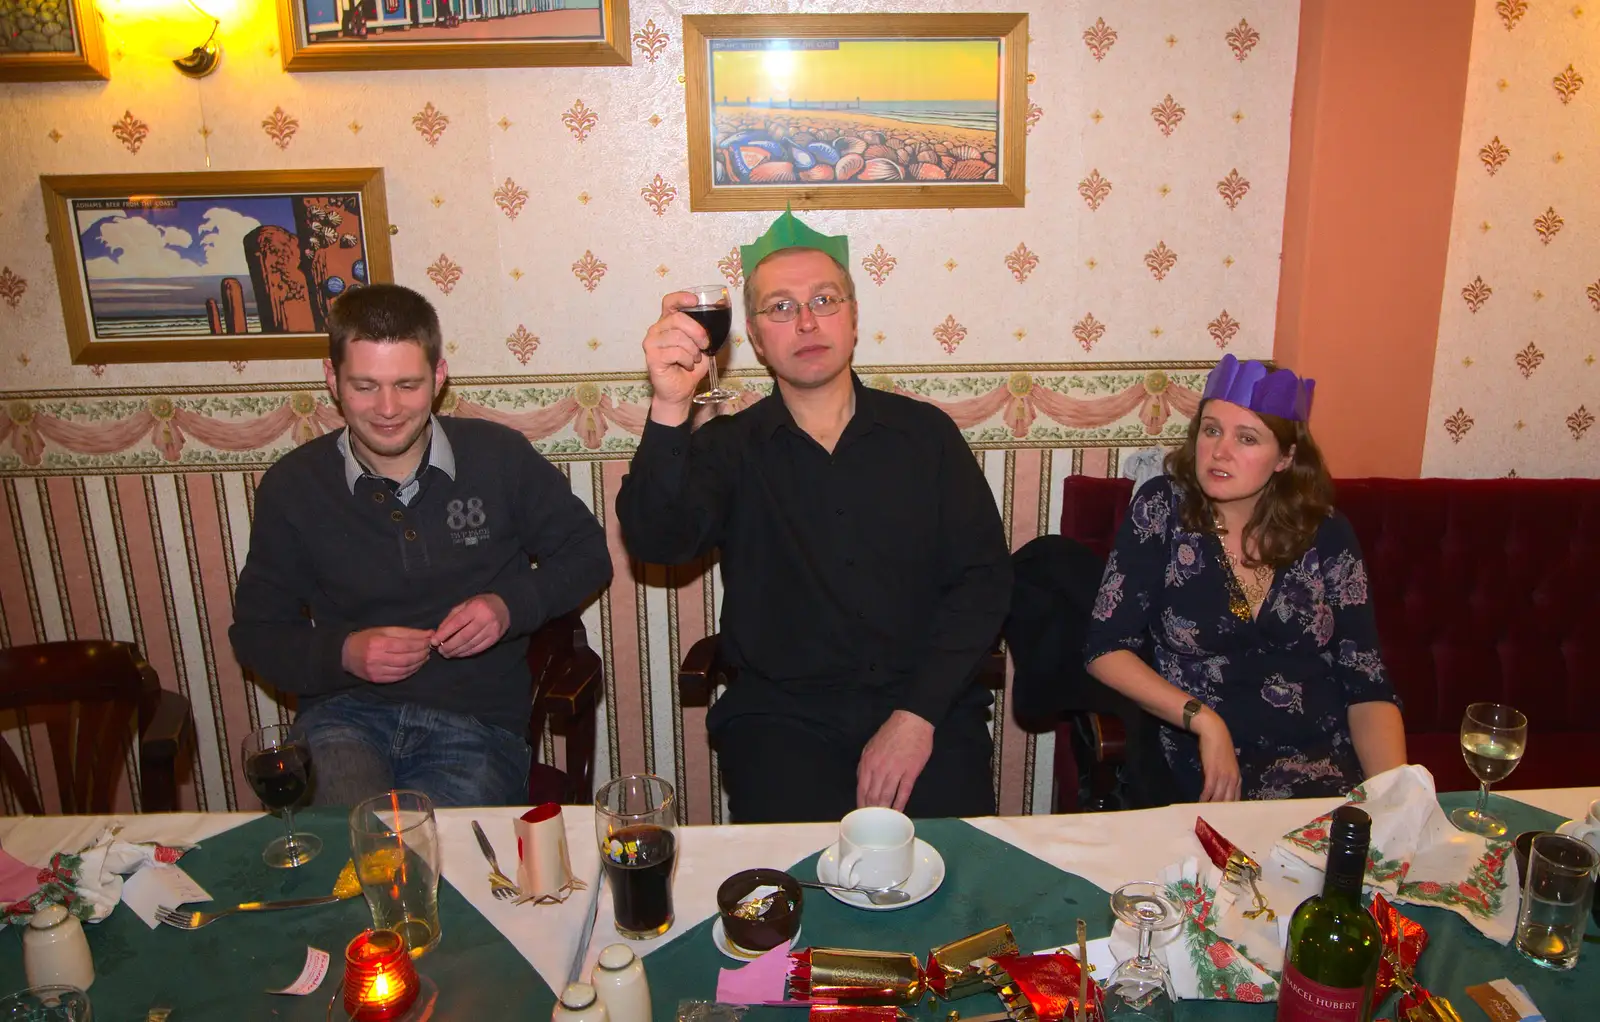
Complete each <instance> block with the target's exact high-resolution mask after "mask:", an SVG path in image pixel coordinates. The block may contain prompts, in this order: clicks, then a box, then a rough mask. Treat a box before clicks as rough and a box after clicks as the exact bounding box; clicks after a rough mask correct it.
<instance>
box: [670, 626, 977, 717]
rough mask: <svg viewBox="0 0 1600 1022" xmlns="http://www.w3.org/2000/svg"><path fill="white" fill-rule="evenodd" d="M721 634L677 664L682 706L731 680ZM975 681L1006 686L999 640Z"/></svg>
mask: <svg viewBox="0 0 1600 1022" xmlns="http://www.w3.org/2000/svg"><path fill="white" fill-rule="evenodd" d="M719 639H720V636H717V635H708V636H706V637H705V638H703V639H701V640H700V641H699V642H697V643H695V644H694V645H693V646H690V647H689V652H688V654H687V655H685V656H684V658H683V664H682V665H681V666H680V667H679V668H678V699H679V701H680V702H681V703H682V704H683V705H684V706H710V705H711V693H712V692H713V691H715V690H716V687H717V686H718V685H729V684H732V683H733V682H734V681H735V680H736V679H737V677H738V673H739V672H738V669H737V668H735V667H733V666H732V665H731V664H729V663H728V662H727V661H726V660H724V659H723V658H722V655H721V649H722V644H721V642H720V641H719ZM978 681H979V683H980V684H982V685H984V686H985V687H986V688H988V689H990V690H992V691H995V692H998V691H1000V690H1001V689H1003V688H1005V687H1006V652H1005V649H1004V647H1002V646H1001V645H1000V644H999V643H998V642H997V643H996V644H995V646H994V648H993V649H991V650H989V654H988V655H987V656H986V657H984V658H983V664H982V666H981V667H979V669H978Z"/></svg>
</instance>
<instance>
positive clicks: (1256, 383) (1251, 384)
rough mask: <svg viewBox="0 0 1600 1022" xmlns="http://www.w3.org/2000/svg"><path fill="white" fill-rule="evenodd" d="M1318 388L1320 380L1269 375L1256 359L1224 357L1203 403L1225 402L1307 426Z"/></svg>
mask: <svg viewBox="0 0 1600 1022" xmlns="http://www.w3.org/2000/svg"><path fill="white" fill-rule="evenodd" d="M1316 387H1317V381H1316V380H1302V379H1301V378H1300V377H1298V376H1296V375H1295V374H1294V372H1293V371H1292V370H1289V369H1278V370H1275V371H1268V369H1267V367H1266V366H1265V365H1263V364H1262V363H1260V362H1257V361H1255V360H1254V359H1251V360H1250V361H1248V362H1241V361H1239V360H1238V359H1236V358H1234V357H1233V356H1232V355H1224V356H1222V361H1221V362H1218V363H1217V367H1216V368H1215V369H1213V370H1211V375H1210V376H1207V377H1206V389H1205V393H1204V394H1202V395H1200V400H1202V401H1209V400H1211V399H1212V398H1214V397H1215V398H1221V399H1222V400H1224V401H1229V402H1232V403H1233V404H1236V405H1239V406H1240V407H1242V408H1248V409H1250V410H1251V411H1252V412H1256V413H1258V414H1266V415H1276V416H1278V417H1279V418H1281V419H1294V420H1295V421H1297V422H1305V421H1307V420H1308V419H1310V417H1311V394H1312V392H1313V391H1314V390H1316Z"/></svg>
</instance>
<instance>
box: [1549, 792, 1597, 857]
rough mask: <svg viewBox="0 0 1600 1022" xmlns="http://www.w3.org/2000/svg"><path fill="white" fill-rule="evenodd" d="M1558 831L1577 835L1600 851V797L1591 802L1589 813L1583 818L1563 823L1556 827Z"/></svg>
mask: <svg viewBox="0 0 1600 1022" xmlns="http://www.w3.org/2000/svg"><path fill="white" fill-rule="evenodd" d="M1556 833H1558V834H1565V835H1567V836H1568V837H1575V838H1577V839H1578V840H1579V841H1582V842H1584V843H1585V844H1587V845H1588V846H1589V847H1590V848H1593V849H1594V850H1595V851H1597V852H1600V799H1595V800H1594V801H1593V802H1591V803H1589V812H1588V815H1586V816H1585V817H1584V818H1583V819H1581V820H1571V821H1569V822H1567V823H1563V824H1562V825H1561V826H1559V827H1557V828H1556Z"/></svg>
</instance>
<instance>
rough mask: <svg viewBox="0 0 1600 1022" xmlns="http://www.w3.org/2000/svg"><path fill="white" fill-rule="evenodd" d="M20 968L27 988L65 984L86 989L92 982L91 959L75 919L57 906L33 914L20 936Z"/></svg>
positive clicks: (92, 965) (87, 943) (80, 928)
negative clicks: (23, 973) (26, 982)
mask: <svg viewBox="0 0 1600 1022" xmlns="http://www.w3.org/2000/svg"><path fill="white" fill-rule="evenodd" d="M22 967H23V971H24V972H25V973H26V974H27V977H28V985H29V986H33V987H37V986H46V985H48V984H52V983H65V984H67V985H68V986H75V987H77V988H78V989H79V990H87V989H89V984H91V983H93V982H94V958H93V956H91V955H90V954H89V938H88V937H86V936H84V934H83V924H82V923H80V922H79V921H78V917H77V916H75V915H73V914H72V913H70V912H68V911H67V910H66V909H65V908H64V907H62V906H60V905H46V906H45V907H43V908H41V909H40V910H39V911H37V912H35V913H34V914H33V917H32V918H31V919H29V920H28V929H27V930H26V931H25V932H24V933H23V934H22Z"/></svg>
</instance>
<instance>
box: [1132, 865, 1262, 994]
mask: <svg viewBox="0 0 1600 1022" xmlns="http://www.w3.org/2000/svg"><path fill="white" fill-rule="evenodd" d="M1160 882H1161V884H1162V885H1163V886H1164V887H1165V888H1166V889H1167V896H1168V897H1170V898H1172V900H1173V901H1176V902H1178V903H1179V904H1181V905H1183V908H1184V915H1183V925H1182V926H1180V927H1178V928H1177V930H1176V932H1174V931H1172V930H1168V931H1166V932H1165V933H1157V934H1155V937H1154V940H1153V941H1152V942H1151V943H1152V948H1153V953H1154V954H1155V955H1157V956H1159V957H1161V958H1162V959H1163V960H1164V961H1165V962H1166V966H1167V971H1168V972H1169V973H1171V975H1172V986H1173V989H1174V990H1175V991H1176V992H1177V995H1178V997H1179V998H1181V999H1184V1000H1208V1001H1250V1002H1257V1001H1275V1000H1277V999H1278V976H1279V973H1280V972H1281V971H1282V969H1283V935H1282V931H1281V929H1280V925H1279V923H1277V922H1268V921H1267V920H1266V919H1265V918H1264V917H1263V918H1261V919H1257V920H1249V919H1245V918H1244V916H1243V915H1242V913H1243V911H1244V910H1245V909H1247V908H1249V907H1250V899H1249V898H1248V897H1245V898H1244V899H1243V901H1242V903H1241V901H1240V899H1239V896H1238V891H1237V889H1236V888H1234V886H1233V885H1231V884H1225V883H1223V881H1222V871H1221V870H1219V869H1217V868H1216V867H1215V866H1213V865H1212V864H1211V863H1210V862H1208V861H1205V860H1203V859H1199V858H1196V857H1193V856H1191V857H1189V858H1187V859H1184V860H1183V861H1182V862H1180V863H1177V864H1176V865H1172V866H1168V867H1167V868H1166V869H1164V870H1162V872H1161V878H1160ZM1137 947H1138V935H1137V933H1136V932H1135V931H1134V930H1133V929H1132V928H1130V927H1128V926H1127V925H1125V924H1123V923H1118V924H1117V925H1116V927H1115V928H1114V929H1113V931H1112V934H1111V951H1112V953H1113V954H1114V955H1115V956H1116V958H1117V961H1119V962H1120V961H1123V960H1124V959H1127V958H1131V957H1132V956H1133V955H1134V953H1135V952H1136V950H1137Z"/></svg>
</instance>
